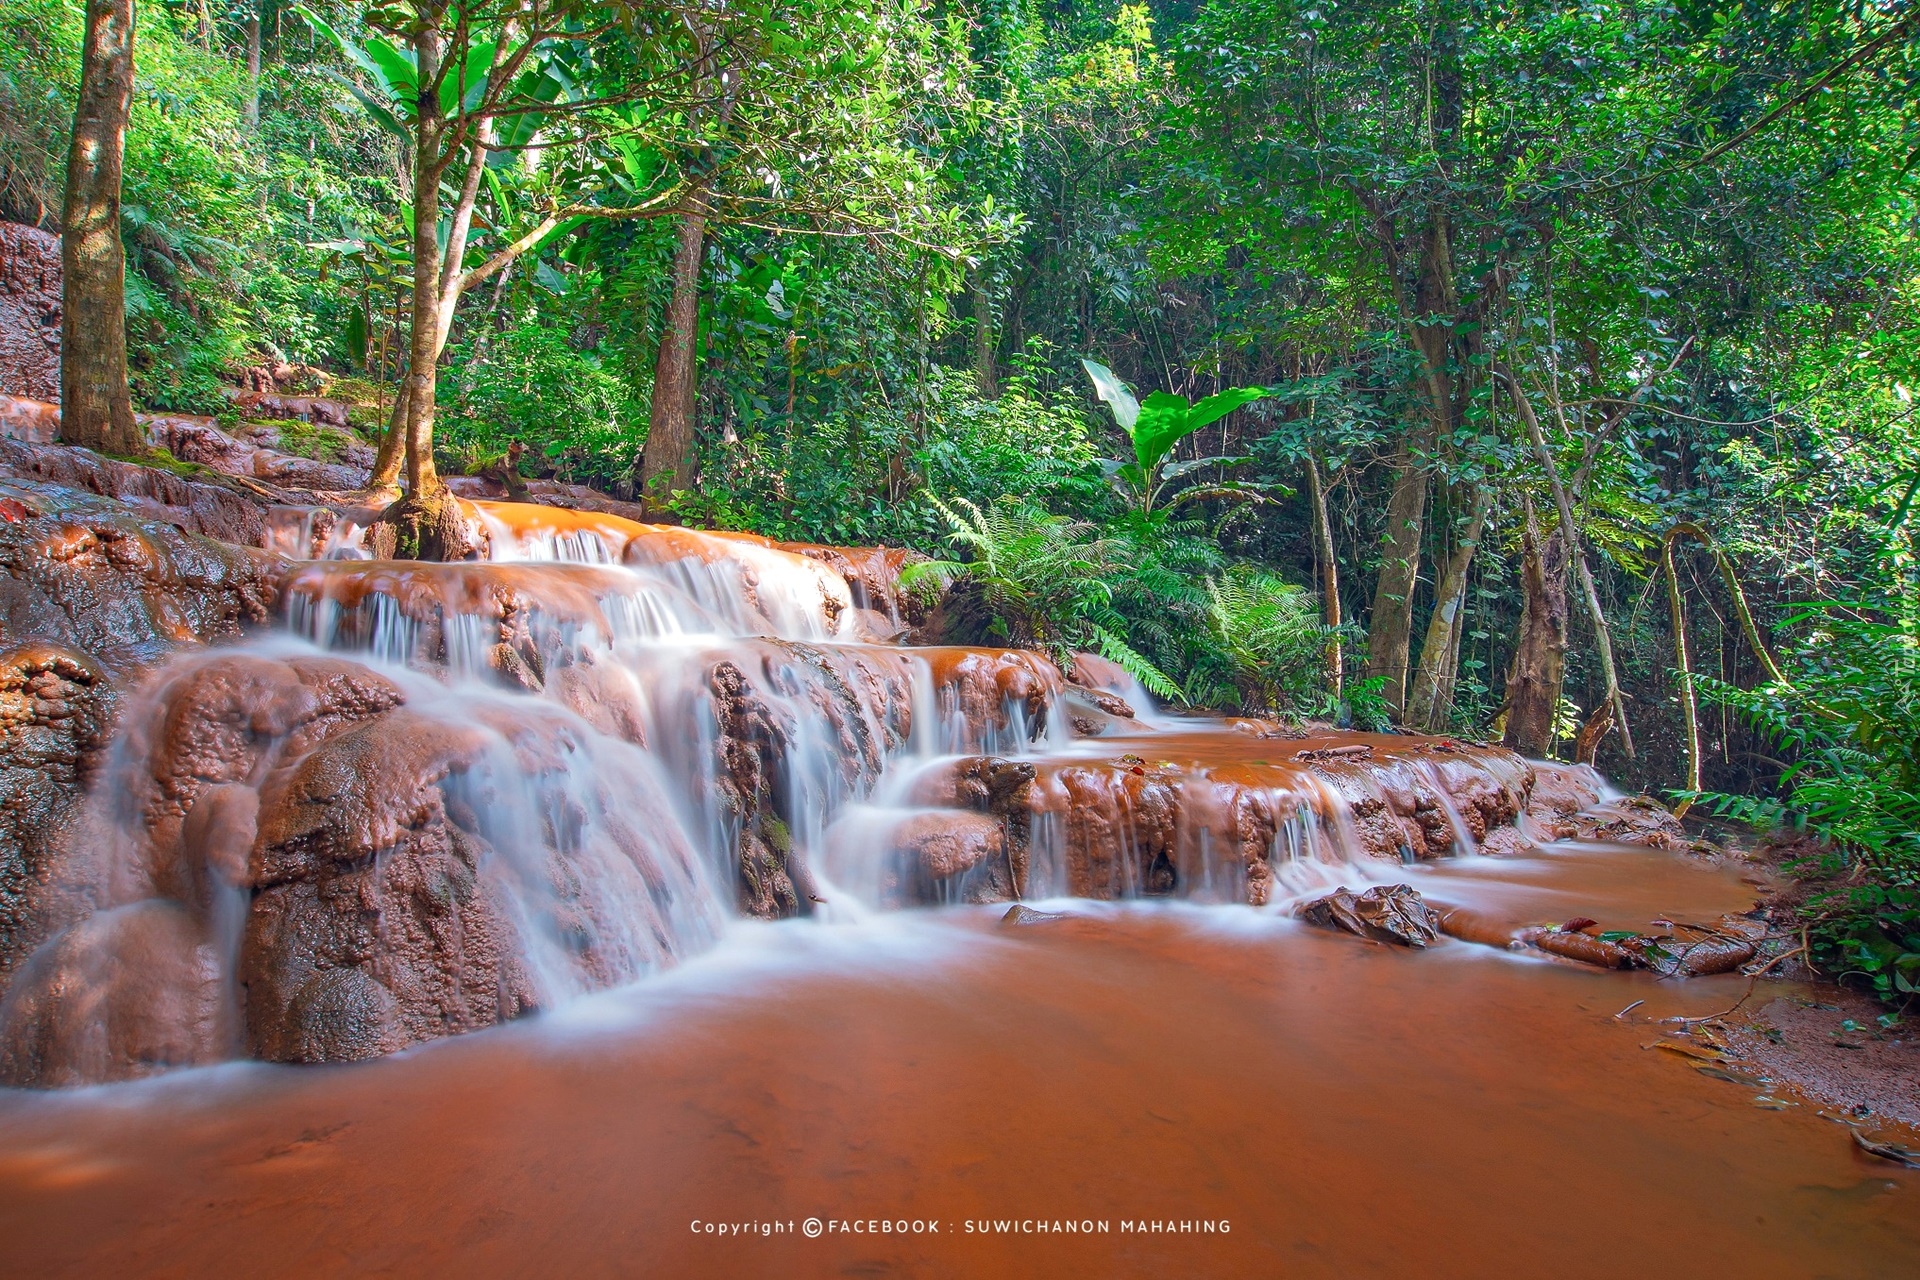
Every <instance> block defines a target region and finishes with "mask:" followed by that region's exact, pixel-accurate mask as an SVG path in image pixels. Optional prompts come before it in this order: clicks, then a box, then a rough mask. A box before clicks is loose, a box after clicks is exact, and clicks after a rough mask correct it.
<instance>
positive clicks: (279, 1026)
mask: <svg viewBox="0 0 1920 1280" xmlns="http://www.w3.org/2000/svg"><path fill="white" fill-rule="evenodd" d="M262 394H265V393H264V392H263V393H262ZM274 394H277V393H274ZM309 407H310V408H311V406H309ZM294 408H295V409H297V408H298V406H295V407H294ZM290 411H292V410H290ZM315 413H316V414H317V413H318V410H315ZM323 420H324V419H323ZM156 429H157V430H159V431H160V432H162V433H163V434H165V440H164V441H163V443H165V444H166V445H167V447H168V448H169V449H170V450H172V451H174V452H175V454H176V456H192V457H194V458H195V459H196V460H197V461H200V462H201V465H203V466H206V467H209V468H211V469H213V470H214V471H217V472H219V473H220V474H221V475H223V476H228V477H230V478H232V479H235V480H236V481H237V480H239V479H241V478H242V477H243V473H245V472H246V471H248V470H249V469H252V470H253V471H254V473H255V477H256V479H252V480H248V481H247V484H248V485H253V484H256V483H257V484H259V485H261V486H264V489H263V491H264V492H265V493H267V494H268V496H269V497H274V496H276V495H277V496H278V497H285V496H286V495H287V494H289V493H291V492H293V491H292V490H289V489H285V488H275V487H274V485H276V484H280V483H282V482H290V481H291V480H292V479H294V478H296V477H294V475H293V473H292V472H290V471H282V470H274V468H275V467H278V465H279V464H278V463H274V464H273V466H272V467H269V471H271V472H272V475H271V477H269V478H267V479H260V478H258V477H260V476H261V475H262V474H263V473H261V472H260V470H259V468H260V466H261V460H262V459H263V458H269V461H271V458H270V454H271V450H272V443H273V436H272V431H271V429H268V430H266V431H264V432H263V431H260V430H257V429H256V430H254V431H252V432H250V433H246V434H245V435H244V436H236V435H229V434H227V433H224V432H220V431H218V430H215V429H212V428H210V427H207V426H206V425H205V424H203V423H200V422H197V421H194V420H190V419H180V420H176V421H170V422H166V423H161V424H159V425H158V426H157V427H156ZM7 450H12V451H13V452H11V453H9V452H6V451H7ZM9 459H11V460H12V463H14V464H17V469H16V470H17V473H19V474H31V475H32V477H33V482H32V483H31V484H24V483H21V482H20V481H18V480H17V479H16V480H13V481H8V480H5V479H4V478H0V570H3V571H4V576H0V645H3V646H5V647H4V648H3V649H0V777H3V778H5V779H11V780H13V784H14V785H13V786H12V788H11V789H10V791H9V793H8V794H9V796H10V797H11V803H10V807H9V808H7V809H6V811H5V813H4V816H3V817H0V893H3V894H4V896H3V897H0V965H4V966H8V967H10V968H11V969H12V970H13V972H12V974H11V982H10V985H9V987H8V989H7V994H6V996H5V1003H4V1005H0V1045H4V1046H5V1055H6V1056H5V1058H4V1064H5V1065H4V1071H5V1072H6V1073H7V1074H8V1078H10V1079H14V1080H17V1081H21V1082H30V1083H64V1082H71V1081H74V1080H79V1079H115V1078H124V1077H127V1076H133V1075H140V1074H144V1073H147V1072H149V1071H153V1070H159V1069H163V1068H165V1067H168V1066H173V1065H183V1064H186V1063H192V1062H201V1061H209V1060H213V1059H216V1058H219V1057H222V1056H227V1055H230V1054H232V1053H235V1052H242V1053H247V1054H250V1055H252V1056H256V1057H261V1058H266V1059H271V1060H276V1061H290V1062H321V1061H344V1060H354V1059H360V1058H365V1057H370V1056H377V1055H379V1054H384V1053H389V1052H392V1051H394V1050H396V1049H398V1048H402V1047H405V1046H406V1045H410V1044H416V1043H419V1042H421V1041H424V1040H429V1039H432V1038H435V1037H438V1036H444V1035H450V1034H457V1033H460V1032H464V1031H469V1030H474V1029H477V1028H480V1027H485V1026H490V1025H494V1024H496V1023H499V1022H502V1021H505V1020H508V1019H511V1018H514V1017H517V1016H520V1015H522V1014H524V1013H527V1012H529V1011H532V1010H536V1009H542V1008H547V1007H551V1006H552V1005H554V1004H556V1003H559V1002H561V1001H563V1000H565V999H568V998H570V997H571V996H573V995H575V994H578V993H579V992H582V991H588V990H593V989H596V988H599V987H604V986H607V985H610V984H613V983H617V982H622V981H626V980H628V979H630V978H633V977H635V976H637V975H639V974H642V973H645V972H647V971H648V970H649V969H651V968H653V967H656V966H658V965H660V964H663V963H668V962H670V961H671V960H672V959H673V958H675V957H676V956H678V955H680V954H683V953H684V952H685V951H687V950H688V949H690V948H694V947H698V946H700V945H704V943H705V940H706V939H708V938H710V937H711V935H712V931H713V930H714V929H715V928H717V926H718V921H719V920H720V918H721V917H722V916H723V915H725V914H727V913H729V912H737V913H739V914H742V915H746V916H749V917H756V918H762V919H774V918H780V917H786V916H794V915H803V914H808V913H810V912H812V911H814V910H815V909H817V908H818V907H820V906H821V905H822V904H823V903H825V902H826V901H827V896H828V894H832V895H835V896H838V895H840V894H851V896H852V897H854V898H856V899H858V900H859V901H861V902H863V903H865V904H867V905H870V906H879V907H910V906H919V905H939V904H956V903H1006V902H1018V901H1020V900H1022V899H1033V898H1041V897H1052V896H1060V895H1073V896H1081V897H1089V898H1136V897H1175V898H1183V899H1187V900H1192V901H1198V902H1221V903H1248V904H1251V905H1254V906H1266V905H1270V904H1276V903H1286V902H1290V901H1300V900H1302V899H1304V898H1305V897H1308V896H1311V895H1310V892H1309V891H1310V890H1311V891H1312V892H1316V893H1319V894H1320V895H1321V896H1322V898H1323V900H1322V901H1320V902H1317V903H1315V904H1314V905H1313V907H1312V908H1311V909H1310V914H1317V915H1318V916H1324V917H1325V920H1326V922H1328V923H1332V924H1334V925H1336V926H1341V927H1346V928H1349V929H1350V930H1351V931H1353V932H1356V933H1360V934H1361V935H1362V936H1366V937H1371V938H1392V939H1396V940H1398V941H1400V942H1403V943H1406V944H1407V945H1424V944H1425V943H1426V942H1429V941H1431V940H1432V939H1433V938H1435V937H1437V936H1438V933H1439V931H1440V929H1441V927H1442V923H1441V922H1442V921H1443V920H1444V919H1453V918H1454V916H1455V914H1456V913H1453V912H1441V911H1440V910H1439V909H1438V908H1434V909H1429V907H1428V906H1427V905H1426V904H1424V903H1422V902H1421V901H1420V899H1419V897H1418V895H1416V894H1413V893H1412V891H1411V890H1408V889H1405V888H1404V886H1401V887H1395V888H1392V889H1379V890H1368V891H1367V892H1365V893H1358V894H1355V893H1347V892H1345V891H1342V893H1339V894H1334V895H1331V896H1327V895H1325V894H1324V890H1325V887H1326V886H1327V885H1328V883H1330V881H1329V880H1327V879H1324V878H1322V879H1316V876H1324V875H1325V874H1326V872H1325V870H1324V868H1325V867H1326V866H1328V865H1330V864H1334V863H1338V862H1340V861H1342V860H1365V859H1374V860H1379V861H1384V862H1392V863H1403V862H1418V861H1425V860H1432V859H1438V858H1443V857H1448V856H1454V855H1460V854H1465V853H1473V852H1483V853H1491V854H1496V855H1506V854H1516V853H1522V852H1527V851H1530V850H1532V849H1533V848H1535V843H1534V842H1535V841H1537V840H1543V839H1553V838H1558V837H1559V836H1561V835H1571V834H1586V835H1590V836H1591V837H1592V838H1596V839H1623V838H1627V837H1628V836H1631V835H1633V834H1635V833H1641V834H1646V835H1647V836H1648V841H1647V842H1651V843H1657V839H1655V837H1659V836H1660V835H1661V833H1663V832H1665V831H1667V829H1668V825H1669V824H1671V822H1672V820H1671V818H1670V816H1666V815H1664V812H1663V811H1658V812H1656V811H1654V810H1649V809H1646V808H1645V807H1644V806H1636V805H1635V804H1633V803H1621V804H1616V805H1615V806H1614V807H1613V808H1612V809H1609V810H1605V811H1604V812H1600V811H1596V810H1595V808H1594V806H1595V802H1596V801H1597V799H1598V796H1599V787H1600V784H1599V780H1598V777H1597V775H1592V774H1591V771H1581V770H1574V769H1563V768H1558V767H1554V766H1535V765H1530V764H1528V763H1527V762H1526V761H1523V760H1521V759H1519V758H1518V757H1515V756H1513V755H1511V754H1510V753H1507V752H1504V751H1502V750H1499V749H1498V748H1489V747H1483V746H1475V745H1472V744H1467V743H1462V742H1458V741H1456V740H1452V739H1423V738H1413V737H1402V736H1374V735H1355V734H1344V733H1340V732H1338V731H1335V730H1332V729H1330V728H1328V727H1325V726H1311V725H1309V726H1297V725H1280V724H1277V723H1269V722H1217V721H1207V720H1202V719H1199V718H1194V719H1193V720H1191V721H1183V720H1175V719H1173V718H1171V717H1167V716H1164V715H1161V714H1160V713H1157V712H1155V711H1154V710H1153V709H1152V707H1151V705H1150V703H1149V702H1148V701H1147V699H1146V697H1145V695H1144V694H1143V693H1142V692H1141V691H1140V690H1139V687H1138V686H1137V685H1136V684H1135V683H1134V682H1132V681H1131V679H1130V678H1128V677H1127V676H1126V675H1125V673H1124V672H1123V671H1121V670H1120V669H1119V668H1118V667H1116V666H1114V665H1113V664H1111V663H1106V662H1105V661H1104V660H1103V659H1099V658H1097V657H1094V656H1092V655H1078V656H1076V658H1075V660H1074V662H1073V664H1072V673H1073V674H1072V677H1071V679H1069V678H1068V677H1067V676H1065V675H1063V673H1062V672H1061V670H1060V669H1059V668H1057V667H1056V666H1055V665H1054V664H1053V662H1051V661H1050V660H1049V659H1048V658H1047V657H1045V656H1043V655H1040V654H1037V653H1032V652H1024V651H1018V650H1005V649H992V648H979V647H966V646H906V645H902V644H900V643H897V641H898V639H899V638H900V637H901V636H902V635H903V634H904V633H905V632H906V631H907V630H908V629H910V628H911V626H912V619H911V618H910V617H909V616H907V615H908V613H909V605H908V604H907V603H906V602H905V601H903V600H902V599H901V598H900V596H899V592H898V575H899V570H900V567H901V564H902V562H903V557H902V556H901V555H900V554H899V553H896V552H891V551H887V550H885V549H872V550H866V549H858V548H854V549H849V548H834V547H816V546H788V545H782V544H776V543H773V542H770V541H768V540H766V539H762V538H755V537H752V536H749V535H740V534H715V533H705V532H701V531H695V530H687V529H680V528H666V527H659V526H647V525H641V524H636V523H634V522H632V521H630V520H628V519H626V518H625V516H624V515H622V514H620V513H619V512H618V511H615V510H597V509H596V510H563V509H561V508H560V507H559V506H556V505H537V506H520V505H515V504H506V503H491V502H486V501H480V502H475V503H462V504H460V505H459V506H457V507H453V506H452V504H449V507H450V509H452V510H455V511H457V513H458V518H459V519H460V520H461V521H462V522H463V527H467V528H468V529H469V532H471V534H472V536H473V539H474V542H475V547H476V548H477V553H485V554H488V555H491V556H495V557H497V559H494V560H489V561H477V560H476V561H469V562H465V563H448V564H415V563H392V562H387V561H381V560H368V559H350V560H325V561H309V562H306V563H302V564H297V565H287V564H285V563H284V562H282V561H280V560H278V559H277V558H275V557H274V556H271V555H268V554H266V553H264V552H261V551H248V550H242V549H241V548H240V547H238V546H235V545H231V543H252V544H256V545H265V544H271V545H277V546H283V547H284V548H285V549H286V550H287V551H288V552H289V553H290V554H292V555H294V556H296V557H304V556H310V555H312V554H314V553H315V552H316V551H318V550H320V549H322V548H323V547H324V548H327V549H330V550H332V551H335V552H337V553H339V554H341V555H347V556H363V555H365V554H366V552H367V551H368V550H369V549H372V550H375V551H377V550H378V549H379V542H378V537H379V533H380V526H379V525H378V523H377V522H375V521H374V520H373V513H370V512H365V511H359V510H352V509H345V508H339V509H337V508H336V507H334V506H331V505H328V504H326V503H313V504H304V505H303V504H299V503H291V502H284V501H277V500H275V501H268V500H265V499H263V498H262V497H261V495H260V494H256V493H254V491H253V490H252V489H251V488H247V487H246V486H242V490H243V491H244V493H245V494H246V495H247V496H241V494H240V493H239V492H236V491H235V490H233V489H229V488H223V487H221V486H220V485H216V484H204V483H199V482H196V481H190V480H185V479H182V478H180V477H178V476H174V475H170V474H168V473H166V472H161V471H157V470H155V469H152V468H142V467H134V466H131V465H130V464H123V463H116V462H113V461H112V460H109V459H101V458H98V457H95V456H94V455H91V454H87V453H85V452H84V451H78V450H65V449H61V448H58V447H51V446H35V445H31V444H26V443H21V442H19V441H0V464H7V463H8V460H9ZM54 475H64V476H70V477H72V478H73V479H74V480H75V482H76V485H79V486H82V487H75V486H74V485H66V486H62V485H55V484H51V483H48V482H47V480H48V478H49V477H50V476H54ZM304 478H305V479H306V480H307V481H309V482H311V483H315V484H318V483H319V482H320V481H322V480H328V481H331V480H334V479H340V478H342V477H339V476H333V475H323V474H321V473H317V472H314V473H306V474H305V477H304ZM107 495H115V496H112V497H109V496H107ZM550 496H551V497H552V498H553V500H554V501H555V502H558V501H560V500H562V499H566V500H571V498H572V497H573V496H574V495H570V494H564V493H556V494H553V495H550ZM602 505H605V504H602ZM209 529H211V530H216V531H219V532H221V533H222V534H223V535H224V536H226V537H228V538H230V539H231V542H230V543H222V542H218V541H212V540H209V539H207V538H205V537H203V536H197V534H196V533H195V532H193V531H192V530H209ZM516 558H518V559H517V562H513V561H515V560H516ZM556 561H571V563H558V562H556ZM275 609H277V610H278V616H279V617H280V618H282V619H283V620H284V621H285V623H286V624H287V626H288V627H289V628H290V629H291V630H292V631H294V632H295V634H296V635H297V636H299V637H302V638H304V639H305V640H307V641H310V642H312V643H314V644H317V645H319V646H322V647H325V648H328V649H332V650H337V651H341V652H342V653H352V654H362V655H369V654H370V655H375V656H376V657H377V658H378V660H379V661H380V662H383V663H390V664H394V665H392V666H389V667H384V668H381V669H376V668H375V667H374V666H369V665H367V664H366V663H363V662H361V661H358V660H355V659H353V658H350V657H346V656H328V657H320V656H318V655H316V654H315V653H313V652H311V651H296V650H294V649H292V648H288V647H285V646H284V644H283V645H282V647H280V648H277V649H276V648H273V647H272V646H266V647H262V646H258V645H255V646H250V647H246V648H242V649H235V650H229V651H224V652H218V653H212V654H198V655H193V653H192V651H195V650H197V649H199V648H201V647H203V646H205V645H207V644H208V643H210V642H215V641H220V640H230V639H235V638H237V637H238V636H239V634H240V633H241V632H242V631H243V630H244V629H245V628H247V627H249V626H253V625H256V624H258V623H259V622H261V621H263V620H265V619H266V618H267V617H268V615H269V613H270V612H271V611H274V610H275ZM182 655H186V656H182ZM130 699H131V701H129V700H130ZM130 708H131V709H130ZM1142 717H1145V718H1142ZM116 725H117V726H118V727H117V728H116ZM89 786H90V787H91V789H92V793H93V798H92V799H91V800H90V801H88V802H87V803H86V804H82V803H81V796H82V793H83V791H85V790H86V789H87V788H88V787H89ZM1596 814H1597V816H1596ZM7 841H11V843H6V842H7ZM822 858H830V859H832V860H834V864H833V865H832V866H831V867H830V868H829V867H827V866H825V865H822V866H820V867H818V868H816V861H817V860H819V859H822ZM829 872H830V874H831V883H832V888H831V889H827V888H826V887H825V886H826V885H827V883H828V881H827V878H826V877H827V876H828V875H829ZM1448 931H1449V932H1456V933H1458V932H1459V930H1457V929H1449V930H1448ZM1582 936H1583V937H1584V936H1585V935H1582ZM1567 945H1568V946H1604V947H1606V948H1612V949H1613V950H1614V951H1620V952H1622V953H1623V954H1626V955H1628V957H1629V960H1628V962H1630V963H1638V964H1644V965H1647V966H1650V967H1655V968H1658V967H1659V964H1660V962H1659V961H1658V960H1657V959H1656V958H1655V956H1656V953H1657V951H1658V948H1657V947H1653V948H1652V949H1642V950H1640V951H1635V950H1634V948H1633V947H1631V946H1625V945H1623V944H1621V943H1620V942H1619V941H1617V940H1612V939H1600V938H1592V939H1588V940H1587V941H1583V942H1579V943H1572V942H1569V943H1568V944H1567ZM1611 954H1612V952H1608V953H1607V955H1608V956H1611ZM29 957H30V958H29ZM129 957H144V958H145V959H144V960H142V962H141V964H140V965H139V966H138V972H136V971H134V970H129V969H128V968H127V967H126V966H127V961H128V958H129ZM1740 962H1741V961H1740V960H1739V958H1738V947H1737V946H1736V945H1731V944H1727V945H1723V944H1722V943H1720V942H1715V943H1713V944H1712V945H1706V944H1705V943H1702V944H1701V945H1697V946H1694V947H1692V948H1691V950H1690V951H1688V952H1687V953H1686V954H1685V955H1684V956H1682V957H1681V958H1679V959H1677V960H1675V961H1674V964H1675V965H1676V966H1677V968H1676V971H1681V970H1684V971H1687V972H1712V971H1717V970H1715V969H1713V968H1711V967H1707V966H1714V965H1731V964H1737V963H1740ZM208 974H211V975H213V976H212V977H211V978H209V977H208V976H207V975H208ZM156 982H162V983H164V985H166V987H167V991H168V993H169V994H167V995H165V996H164V997H162V996H160V995H157V994H156V993H155V990H154V986H153V984H154V983H156ZM82 1009H84V1010H85V1011H86V1012H84V1013H81V1012H77V1011H78V1010H82ZM143 1010H144V1011H146V1012H142V1011H143ZM149 1014H151V1016H149ZM89 1020H90V1026H91V1028H92V1029H91V1030H86V1031H84V1032H83V1031H81V1030H80V1029H77V1028H75V1027H69V1026H67V1025H66V1024H67V1023H70V1022H76V1021H89Z"/></svg>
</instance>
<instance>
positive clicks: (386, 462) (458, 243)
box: [367, 120, 506, 489]
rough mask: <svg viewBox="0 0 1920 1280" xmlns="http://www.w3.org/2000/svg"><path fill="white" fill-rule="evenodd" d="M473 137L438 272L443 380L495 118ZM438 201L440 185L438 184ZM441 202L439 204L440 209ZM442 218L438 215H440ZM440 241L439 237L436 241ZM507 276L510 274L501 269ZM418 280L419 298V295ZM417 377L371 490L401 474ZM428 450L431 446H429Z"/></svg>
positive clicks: (405, 388) (391, 426) (400, 402)
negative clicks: (413, 390)
mask: <svg viewBox="0 0 1920 1280" xmlns="http://www.w3.org/2000/svg"><path fill="white" fill-rule="evenodd" d="M473 139H474V140H473V142H472V144H471V146H470V147H469V150H468V157H467V176H466V180H465V181H464V182H463V183H462V184H461V187H460V203H459V204H458V205H457V206H455V208H454V211H453V222H452V225H451V226H450V227H449V228H448V232H447V248H446V252H445V254H444V255H442V257H441V262H440V269H439V271H438V273H437V286H436V287H437V288H438V290H439V302H438V306H439V314H438V315H437V316H436V317H435V320H434V324H433V330H432V331H433V335H434V336H433V353H434V355H433V359H434V367H435V374H436V377H435V381H436V383H437V382H438V368H439V361H440V357H441V355H442V354H444V353H445V352H446V349H447V339H448V338H449V337H450V336H452V334H453V320H454V316H455V315H456V314H457V313H458V311H459V309H460V298H461V295H462V294H463V293H464V291H465V290H464V286H463V285H462V283H461V281H462V277H461V271H462V268H463V266H464V264H465V261H466V256H467V238H468V236H469V235H470V234H471V232H472V229H473V211H474V207H475V204H476V203H477V202H478V200H479V197H480V183H481V181H482V179H483V178H484V176H485V169H486V163H487V152H488V150H489V144H491V143H492V141H493V127H492V122H491V121H487V120H482V121H479V122H478V123H476V124H475V125H474V126H473ZM435 191H436V195H435V199H436V201H437V200H438V194H437V192H438V188H437V187H436V188H435ZM437 208H438V205H437V203H436V209H437ZM436 217H437V214H436ZM438 243H439V239H438V236H436V237H435V244H436V245H437V244H438ZM500 278H501V279H502V280H504V279H505V278H506V273H505V271H504V270H502V271H501V273H500ZM417 283H418V282H417V281H416V297H417V296H418V294H417ZM412 385H413V380H412V378H411V377H409V378H408V379H407V381H406V382H404V383H402V384H401V386H400V393H399V395H398V396H397V397H396V398H395V400H394V402H393V414H392V416H391V417H390V418H389V419H388V421H387V434H386V435H385V436H384V437H383V438H382V439H381V441H380V450H379V452H378V453H377V454H375V455H374V460H373V473H372V475H371V477H370V478H369V479H368V481H367V487H368V488H369V489H391V488H392V487H393V485H394V484H395V483H396V482H397V481H398V480H399V478H400V464H401V460H402V458H403V456H404V446H405V444H406V437H407V432H406V423H407V420H408V418H407V415H408V411H409V406H410V405H411V404H412V401H413V396H412V391H411V388H412ZM428 452H429V454H431V452H432V450H431V448H429V450H428Z"/></svg>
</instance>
